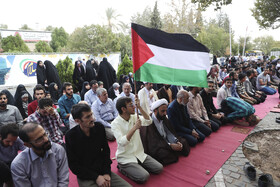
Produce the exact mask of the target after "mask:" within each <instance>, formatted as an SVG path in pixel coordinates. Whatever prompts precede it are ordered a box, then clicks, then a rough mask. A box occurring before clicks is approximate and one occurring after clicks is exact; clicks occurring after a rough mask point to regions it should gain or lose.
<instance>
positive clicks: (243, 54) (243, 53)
mask: <svg viewBox="0 0 280 187" xmlns="http://www.w3.org/2000/svg"><path fill="white" fill-rule="evenodd" d="M247 30H248V26H247V28H246V33H245V39H244V45H243V52H242V56H245V46H246V39H247Z"/></svg>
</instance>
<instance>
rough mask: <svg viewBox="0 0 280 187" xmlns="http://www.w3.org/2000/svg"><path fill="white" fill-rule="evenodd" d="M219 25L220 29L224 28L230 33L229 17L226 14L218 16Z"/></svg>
mask: <svg viewBox="0 0 280 187" xmlns="http://www.w3.org/2000/svg"><path fill="white" fill-rule="evenodd" d="M217 24H218V26H219V27H221V28H223V29H224V30H225V31H226V32H229V24H230V21H229V17H228V15H227V14H226V13H222V12H221V13H219V14H218V15H217Z"/></svg>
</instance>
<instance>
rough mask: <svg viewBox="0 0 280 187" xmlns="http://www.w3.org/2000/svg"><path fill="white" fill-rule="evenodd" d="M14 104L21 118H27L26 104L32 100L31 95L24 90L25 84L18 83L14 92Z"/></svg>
mask: <svg viewBox="0 0 280 187" xmlns="http://www.w3.org/2000/svg"><path fill="white" fill-rule="evenodd" d="M14 99H15V106H16V107H17V108H18V110H19V111H20V113H21V116H22V118H23V119H25V118H27V116H28V113H27V106H28V104H29V103H31V102H32V97H31V95H30V94H29V93H28V91H27V90H26V88H25V86H24V85H22V84H19V85H18V87H17V89H16V93H15V97H14Z"/></svg>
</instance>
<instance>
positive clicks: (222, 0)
mask: <svg viewBox="0 0 280 187" xmlns="http://www.w3.org/2000/svg"><path fill="white" fill-rule="evenodd" d="M231 2H232V0H192V3H197V4H198V5H199V6H200V7H201V8H202V9H203V10H205V9H206V8H208V7H209V6H210V5H212V4H214V5H215V6H216V7H215V10H218V9H221V7H222V6H223V5H228V4H231Z"/></svg>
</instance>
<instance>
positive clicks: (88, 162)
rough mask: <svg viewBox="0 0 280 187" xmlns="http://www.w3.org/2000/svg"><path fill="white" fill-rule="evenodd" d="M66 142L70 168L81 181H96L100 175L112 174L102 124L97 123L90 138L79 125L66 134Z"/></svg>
mask: <svg viewBox="0 0 280 187" xmlns="http://www.w3.org/2000/svg"><path fill="white" fill-rule="evenodd" d="M65 141H66V152H67V157H68V163H69V168H70V169H71V171H72V172H73V173H74V174H75V175H77V177H78V178H79V179H83V180H93V181H95V180H96V179H97V177H98V175H104V174H109V175H110V174H111V164H112V161H111V159H110V148H109V145H108V142H107V140H106V135H105V129H104V126H103V125H102V124H101V123H98V122H95V126H94V127H93V128H91V129H90V136H89V137H88V136H86V135H85V134H84V132H83V131H82V130H81V128H80V126H79V125H77V126H76V127H74V128H72V129H71V130H69V131H68V132H67V133H66V136H65Z"/></svg>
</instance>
